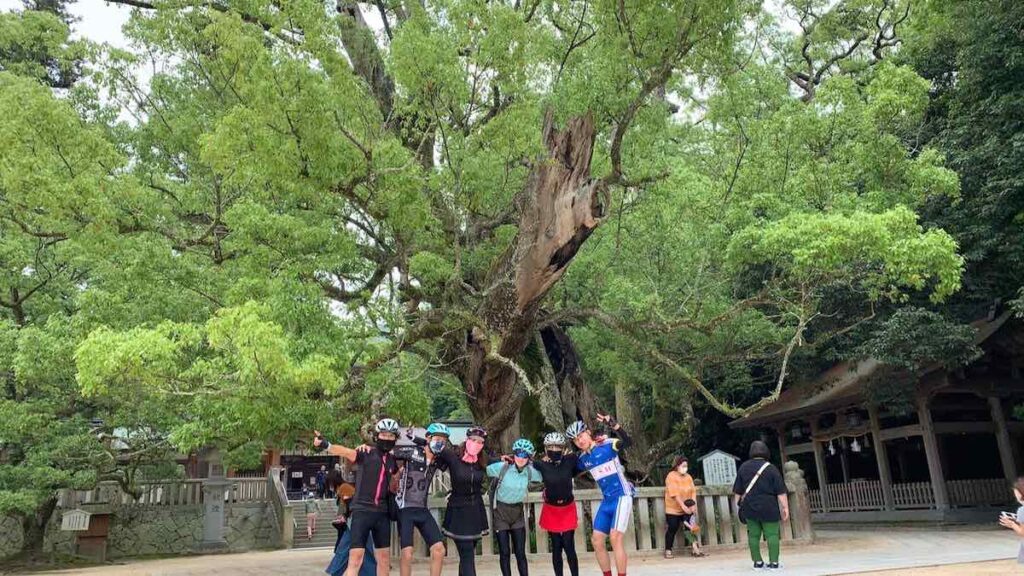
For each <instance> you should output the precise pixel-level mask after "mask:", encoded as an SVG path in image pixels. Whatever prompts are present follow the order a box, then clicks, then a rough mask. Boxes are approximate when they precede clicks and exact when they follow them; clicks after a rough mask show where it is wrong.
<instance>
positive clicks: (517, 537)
mask: <svg viewBox="0 0 1024 576" xmlns="http://www.w3.org/2000/svg"><path fill="white" fill-rule="evenodd" d="M534 452H535V448H534V447H533V442H530V441H529V440H527V439H526V438H520V439H518V440H516V441H515V442H514V443H513V444H512V462H511V463H509V462H495V463H494V464H491V465H489V466H488V467H487V475H488V476H490V477H491V478H494V479H495V480H494V483H493V484H492V488H491V508H492V510H491V517H492V518H493V519H494V531H495V533H496V534H497V537H498V564H499V566H500V567H501V574H502V576H512V553H513V552H515V555H516V569H517V570H518V571H519V576H529V564H528V563H527V560H526V514H525V513H524V507H523V504H524V503H525V502H526V496H527V494H528V493H529V489H530V483H531V482H539V481H540V480H541V475H540V472H538V471H537V470H536V469H535V468H534V467H533V466H532V465H531V464H530V459H531V458H533V454H534Z"/></svg>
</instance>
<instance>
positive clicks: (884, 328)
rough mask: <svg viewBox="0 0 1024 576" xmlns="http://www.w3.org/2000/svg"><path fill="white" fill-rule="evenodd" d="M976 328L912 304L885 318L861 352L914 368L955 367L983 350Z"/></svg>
mask: <svg viewBox="0 0 1024 576" xmlns="http://www.w3.org/2000/svg"><path fill="white" fill-rule="evenodd" d="M974 332H975V330H974V328H972V327H970V326H965V325H960V324H956V323H954V322H950V321H949V320H947V319H945V318H944V317H942V316H941V315H940V314H937V313H935V312H932V311H929V310H924V309H921V308H917V307H912V306H910V307H906V308H901V309H900V310H898V311H896V312H895V313H894V314H893V315H892V316H890V317H889V318H888V319H886V321H885V322H883V323H882V325H881V327H880V328H879V329H878V330H876V331H875V333H874V334H873V336H872V338H871V339H870V340H869V341H867V342H865V343H864V344H863V345H862V346H861V354H862V355H863V356H864V357H869V358H875V359H877V360H880V361H881V362H884V363H886V364H889V365H892V366H896V367H898V368H901V369H904V370H908V371H911V372H920V371H921V370H924V369H926V368H930V367H932V366H933V365H936V364H937V365H940V366H942V367H943V368H944V369H946V370H952V369H955V368H956V367H958V366H961V365H963V364H966V363H967V362H969V361H971V360H973V359H975V358H977V356H978V355H979V354H980V353H981V351H980V350H979V349H978V347H977V346H975V344H974Z"/></svg>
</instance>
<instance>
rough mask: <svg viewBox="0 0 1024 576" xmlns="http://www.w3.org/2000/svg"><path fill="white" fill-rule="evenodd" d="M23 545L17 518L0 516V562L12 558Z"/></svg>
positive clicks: (22, 536)
mask: <svg viewBox="0 0 1024 576" xmlns="http://www.w3.org/2000/svg"><path fill="white" fill-rule="evenodd" d="M23 545H24V534H23V532H22V529H21V522H20V521H19V520H18V519H17V518H12V517H10V516H0V560H3V559H5V558H10V557H11V556H14V555H15V554H17V553H18V552H20V551H21V547H22V546H23Z"/></svg>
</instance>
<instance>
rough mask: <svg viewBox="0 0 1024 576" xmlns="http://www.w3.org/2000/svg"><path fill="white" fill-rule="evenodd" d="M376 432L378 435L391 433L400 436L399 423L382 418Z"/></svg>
mask: <svg viewBox="0 0 1024 576" xmlns="http://www.w3.org/2000/svg"><path fill="white" fill-rule="evenodd" d="M374 431H375V432H377V433H378V434H379V433H381V432H391V433H393V434H398V422H395V421H394V420H392V419H391V418H381V419H380V420H378V421H377V425H376V426H375V427H374Z"/></svg>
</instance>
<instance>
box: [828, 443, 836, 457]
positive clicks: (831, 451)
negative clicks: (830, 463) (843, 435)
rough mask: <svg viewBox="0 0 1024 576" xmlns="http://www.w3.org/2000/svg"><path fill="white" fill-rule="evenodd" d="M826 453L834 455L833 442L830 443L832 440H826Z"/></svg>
mask: <svg viewBox="0 0 1024 576" xmlns="http://www.w3.org/2000/svg"><path fill="white" fill-rule="evenodd" d="M828 453H829V455H830V456H835V455H836V447H835V444H833V443H832V440H829V441H828Z"/></svg>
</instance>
